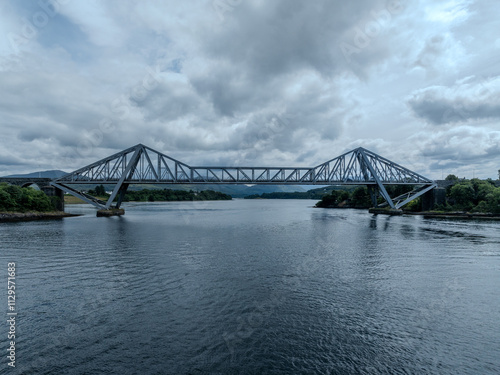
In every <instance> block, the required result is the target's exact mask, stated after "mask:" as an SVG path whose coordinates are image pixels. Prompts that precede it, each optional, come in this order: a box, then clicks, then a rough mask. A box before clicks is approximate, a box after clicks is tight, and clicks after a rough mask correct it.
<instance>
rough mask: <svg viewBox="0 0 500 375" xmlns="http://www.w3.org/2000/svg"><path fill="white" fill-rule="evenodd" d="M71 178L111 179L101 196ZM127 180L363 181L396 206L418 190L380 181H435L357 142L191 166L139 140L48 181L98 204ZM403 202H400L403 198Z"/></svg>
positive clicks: (119, 192)
mask: <svg viewBox="0 0 500 375" xmlns="http://www.w3.org/2000/svg"><path fill="white" fill-rule="evenodd" d="M75 184H113V185H115V186H114V189H113V192H112V194H111V196H110V197H109V199H108V201H107V202H102V201H99V200H97V199H96V198H94V197H91V196H89V195H88V194H85V193H83V192H80V191H78V190H76V189H74V188H72V187H71V185H75ZM130 184H268V185H367V186H374V187H375V186H376V187H378V190H379V191H380V193H381V195H382V196H383V197H384V199H385V200H386V202H387V204H388V205H389V206H391V207H392V208H400V207H401V206H402V205H403V204H406V203H408V202H409V201H411V200H413V199H415V198H416V197H417V196H419V195H421V194H423V193H421V191H420V190H419V191H418V192H416V193H415V194H419V195H410V196H407V197H406V198H405V200H404V201H397V202H396V203H394V202H393V200H392V199H391V198H390V197H389V194H388V193H387V191H386V189H385V187H384V185H419V186H423V187H428V189H427V190H426V191H428V190H430V189H432V188H434V187H435V184H434V182H433V181H432V180H430V179H428V178H426V177H423V176H421V175H419V174H418V173H415V172H413V171H411V170H409V169H407V168H405V167H402V166H401V165H399V164H396V163H394V162H392V161H390V160H388V159H385V158H383V157H381V156H380V155H377V154H375V153H373V152H371V151H368V150H366V149H364V148H362V147H360V148H357V149H354V150H352V151H349V152H346V153H345V154H342V155H340V156H338V157H336V158H334V159H331V160H329V161H327V162H325V163H322V164H320V165H318V166H316V167H312V168H305V167H192V166H189V165H187V164H185V163H182V162H180V161H179V160H176V159H173V158H171V157H169V156H167V155H165V154H162V153H160V152H158V151H155V150H153V149H152V148H149V147H147V146H144V145H142V144H138V145H136V146H134V147H130V148H128V149H126V150H123V151H121V152H118V153H116V154H113V155H111V156H108V157H107V158H104V159H101V160H99V161H97V162H95V163H92V164H90V165H88V166H86V167H83V168H80V169H78V170H76V171H74V172H71V173H68V174H66V175H64V176H62V177H60V178H58V179H55V180H53V181H52V185H54V186H56V187H58V188H60V189H62V190H64V191H66V192H68V193H69V194H72V195H75V196H77V197H79V198H81V199H83V200H85V201H86V202H88V203H91V204H93V205H95V206H97V207H99V208H109V207H111V205H112V202H113V200H114V199H115V197H116V196H118V197H119V198H118V204H117V207H119V205H120V204H121V201H122V199H123V195H124V193H125V191H126V189H127V187H128V186H129V185H130ZM403 202H404V203H403Z"/></svg>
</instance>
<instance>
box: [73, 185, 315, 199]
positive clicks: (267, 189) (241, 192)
mask: <svg viewBox="0 0 500 375" xmlns="http://www.w3.org/2000/svg"><path fill="white" fill-rule="evenodd" d="M97 185H99V184H97ZM97 185H94V184H92V185H91V184H81V185H80V184H78V185H73V186H74V187H75V188H77V189H80V190H89V189H94V188H95V187H96V186H97ZM105 187H106V190H107V191H109V190H111V189H112V185H106V186H105ZM142 189H172V190H183V191H189V190H193V191H202V190H213V191H218V192H220V193H224V194H229V195H230V196H232V197H233V198H243V197H246V196H247V195H252V194H262V193H273V192H285V193H287V192H288V193H292V192H296V191H299V192H303V191H305V189H304V188H303V187H302V186H283V185H254V186H246V185H216V184H213V185H212V184H209V185H189V184H186V185H173V184H165V185H160V184H158V185H149V184H136V185H130V186H129V188H128V190H130V191H139V190H142Z"/></svg>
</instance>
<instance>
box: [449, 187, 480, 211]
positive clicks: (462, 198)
mask: <svg viewBox="0 0 500 375" xmlns="http://www.w3.org/2000/svg"><path fill="white" fill-rule="evenodd" d="M475 195H476V194H475V191H474V187H473V186H472V184H471V183H470V182H466V183H461V184H457V185H454V186H453V187H452V188H451V189H450V198H452V199H453V200H454V201H455V203H456V204H457V205H458V206H460V207H461V208H464V209H470V208H472V206H474V203H473V200H474V197H475Z"/></svg>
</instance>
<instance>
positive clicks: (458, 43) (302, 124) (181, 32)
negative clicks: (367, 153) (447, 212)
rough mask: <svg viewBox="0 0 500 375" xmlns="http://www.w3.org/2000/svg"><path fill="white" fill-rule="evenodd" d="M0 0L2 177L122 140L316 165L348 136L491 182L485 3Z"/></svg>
mask: <svg viewBox="0 0 500 375" xmlns="http://www.w3.org/2000/svg"><path fill="white" fill-rule="evenodd" d="M408 3H410V4H407V3H406V2H399V1H397V0H390V1H374V0H369V1H368V0H356V1H334V0H315V1H305V0H301V1H299V0H207V1H204V0H198V1H189V2H188V1H184V2H181V1H177V0H175V1H174V0H172V1H163V0H162V1H159V0H157V1H154V0H151V1H131V0H120V1H118V0H115V1H112V0H109V1H108V0H86V1H83V0H58V1H56V0H52V1H50V0H40V1H38V0H33V1H29V0H3V1H1V2H0V129H1V136H0V175H6V174H10V173H24V172H32V171H35V170H47V169H62V170H65V171H71V170H74V169H77V168H78V167H81V166H84V165H86V164H88V163H90V162H92V161H95V160H97V159H98V158H101V157H104V156H107V155H109V154H111V153H114V152H117V151H119V150H121V149H124V148H127V147H130V146H132V145H135V144H137V143H144V144H146V145H148V146H150V147H152V148H154V149H157V150H159V151H162V152H164V153H166V154H167V155H170V156H172V157H174V158H177V159H180V160H182V161H184V162H186V163H188V164H192V165H245V166H250V165H255V166H257V165H258V166H315V165H318V164H320V163H321V162H323V161H326V160H328V159H331V158H333V157H335V156H337V155H339V154H341V153H342V152H345V151H348V150H350V149H353V148H356V147H358V146H363V147H365V148H368V149H370V150H372V151H375V152H377V153H380V154H381V155H383V156H385V157H387V158H389V159H391V160H394V161H396V162H398V163H400V164H403V165H405V166H407V167H409V168H410V169H413V170H415V171H417V172H419V173H422V174H424V175H426V176H428V177H431V178H435V179H439V178H441V177H442V176H443V175H444V176H446V175H447V174H449V173H454V174H456V175H458V176H459V177H473V175H474V176H476V177H483V178H486V177H492V178H496V177H497V176H498V172H497V171H498V169H500V125H499V119H500V64H499V63H500V33H499V30H500V21H499V19H500V17H499V13H500V11H499V10H498V9H499V8H498V3H497V1H494V0H451V1H431V0H421V1H411V2H408Z"/></svg>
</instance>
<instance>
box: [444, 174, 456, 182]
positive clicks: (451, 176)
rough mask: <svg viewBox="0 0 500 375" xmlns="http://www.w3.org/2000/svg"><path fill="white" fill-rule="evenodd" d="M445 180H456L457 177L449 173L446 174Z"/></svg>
mask: <svg viewBox="0 0 500 375" xmlns="http://www.w3.org/2000/svg"><path fill="white" fill-rule="evenodd" d="M445 181H458V177H457V176H455V175H454V174H449V175H448V176H446V178H445Z"/></svg>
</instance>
